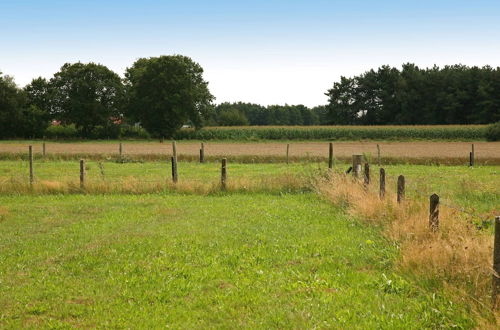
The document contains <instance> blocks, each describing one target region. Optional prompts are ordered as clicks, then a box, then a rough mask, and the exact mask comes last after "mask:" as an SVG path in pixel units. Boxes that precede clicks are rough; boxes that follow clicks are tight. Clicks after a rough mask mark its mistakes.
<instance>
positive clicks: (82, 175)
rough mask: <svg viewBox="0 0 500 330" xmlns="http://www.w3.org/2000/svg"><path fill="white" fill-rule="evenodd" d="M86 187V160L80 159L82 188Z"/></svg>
mask: <svg viewBox="0 0 500 330" xmlns="http://www.w3.org/2000/svg"><path fill="white" fill-rule="evenodd" d="M84 187H85V161H84V160H83V159H80V188H81V189H83V188H84Z"/></svg>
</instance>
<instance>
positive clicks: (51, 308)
mask: <svg viewBox="0 0 500 330" xmlns="http://www.w3.org/2000/svg"><path fill="white" fill-rule="evenodd" d="M0 207H1V208H0V306H2V308H1V309H0V327H2V328H21V327H33V328H47V327H85V328H88V327H105V328H158V327H166V326H169V327H173V328H200V327H201V328H236V327H245V328H314V327H322V328H365V329H367V328H413V329H420V328H434V329H435V328H440V327H443V328H450V327H453V326H456V327H459V328H470V327H473V326H474V321H473V319H472V318H471V316H470V314H469V312H468V310H467V308H466V307H465V306H462V305H456V304H453V303H452V302H450V301H449V299H448V298H446V295H443V293H442V292H440V291H436V292H427V291H425V290H423V289H420V288H419V285H418V283H413V282H409V281H406V280H404V279H403V278H401V277H399V276H398V275H396V274H394V269H393V262H394V261H395V258H396V257H397V254H398V251H397V249H396V247H395V246H393V245H392V244H391V243H390V242H387V241H386V240H385V239H383V238H382V236H381V234H380V232H379V230H378V229H377V228H375V227H372V226H366V225H362V224H361V223H360V222H357V221H355V220H353V219H350V218H348V217H346V216H345V215H344V214H343V212H342V210H340V209H338V208H336V207H334V206H332V205H331V204H329V203H327V202H325V201H322V200H320V199H319V198H318V197H317V196H315V195H314V194H311V193H306V194H292V195H291V194H284V195H281V196H280V195H269V194H231V195H224V194H222V195H212V196H197V195H185V196H183V195H171V194H170V195H166V194H153V195H118V194H116V195H105V196H102V195H55V196H53V195H50V196H47V195H46V196H1V197H0Z"/></svg>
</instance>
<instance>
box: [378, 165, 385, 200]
mask: <svg viewBox="0 0 500 330" xmlns="http://www.w3.org/2000/svg"><path fill="white" fill-rule="evenodd" d="M379 197H380V199H383V198H384V197H385V170H384V169H383V168H381V169H380V190H379Z"/></svg>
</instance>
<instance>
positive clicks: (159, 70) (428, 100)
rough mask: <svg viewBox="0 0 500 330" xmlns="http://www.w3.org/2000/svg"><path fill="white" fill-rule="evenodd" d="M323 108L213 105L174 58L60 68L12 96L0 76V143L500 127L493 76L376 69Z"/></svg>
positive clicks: (183, 62)
mask: <svg viewBox="0 0 500 330" xmlns="http://www.w3.org/2000/svg"><path fill="white" fill-rule="evenodd" d="M325 94H326V95H327V96H328V98H329V101H328V104H326V105H324V106H317V107H313V108H308V107H306V106H304V105H270V106H262V105H259V104H253V103H243V102H236V103H227V102H226V103H221V104H218V105H214V104H213V100H214V97H213V96H212V94H211V93H210V91H209V89H208V83H207V82H206V81H205V80H204V79H203V69H202V67H201V66H200V65H199V64H198V63H196V62H194V61H193V60H192V59H190V58H189V57H186V56H182V55H173V56H159V57H151V58H141V59H138V60H137V61H136V62H135V63H133V65H132V66H131V67H129V68H127V69H126V72H125V75H124V78H123V79H122V78H121V77H120V76H119V75H118V74H116V73H115V72H113V71H111V70H110V69H108V68H107V67H106V66H104V65H101V64H95V63H87V64H84V63H80V62H78V63H72V64H71V63H66V64H64V65H63V66H62V67H61V69H60V70H59V72H57V73H55V74H54V76H53V77H52V78H50V79H45V78H41V77H40V78H36V79H33V80H32V82H31V83H30V84H28V85H27V86H25V87H24V88H18V86H16V84H15V83H14V80H13V79H12V77H9V76H5V75H2V74H1V72H0V138H15V137H19V138H33V137H35V138H41V137H44V136H48V137H51V136H63V137H76V136H80V137H85V138H116V137H119V136H130V137H149V136H153V137H166V138H167V137H171V136H172V135H173V134H174V133H175V132H176V131H177V130H179V129H180V128H181V127H182V126H183V125H189V126H191V127H194V128H195V129H197V128H201V127H203V126H245V125H259V126H262V125H300V126H303V125H305V126H307V125H332V124H338V125H398V124H410V125H416V124H428V125H432V124H487V123H493V122H497V121H500V68H496V69H494V68H491V67H489V66H485V67H482V68H479V67H468V66H464V65H453V66H445V67H443V68H439V67H437V66H434V67H433V68H426V69H420V68H419V67H417V66H416V65H414V64H404V65H403V66H402V69H398V68H394V67H390V66H382V67H380V68H378V69H377V70H370V71H367V72H365V73H363V74H361V75H359V76H354V77H350V78H348V77H341V78H340V81H338V82H335V83H334V84H333V87H332V88H331V89H329V90H328V91H327V93H325Z"/></svg>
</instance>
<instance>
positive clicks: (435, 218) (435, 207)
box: [352, 145, 500, 310]
mask: <svg viewBox="0 0 500 330" xmlns="http://www.w3.org/2000/svg"><path fill="white" fill-rule="evenodd" d="M362 157H363V156H362V155H353V156H352V171H353V177H354V178H355V179H359V176H360V173H361V162H362ZM470 159H471V166H473V165H474V163H473V160H474V145H473V147H472V152H471V157H470ZM363 179H364V180H363V185H364V186H365V187H368V185H369V184H370V165H369V164H368V163H365V167H364V178H363ZM385 179H386V177H385V169H383V168H380V184H379V197H380V199H384V198H385ZM404 199H405V177H404V176H403V175H400V176H398V181H397V202H398V204H401V203H402V202H403V201H404ZM429 229H430V230H431V231H432V232H437V231H438V230H439V196H438V195H437V194H432V195H431V196H430V197H429ZM492 307H493V309H494V310H499V309H500V216H496V217H495V234H494V241H493V276H492Z"/></svg>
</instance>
